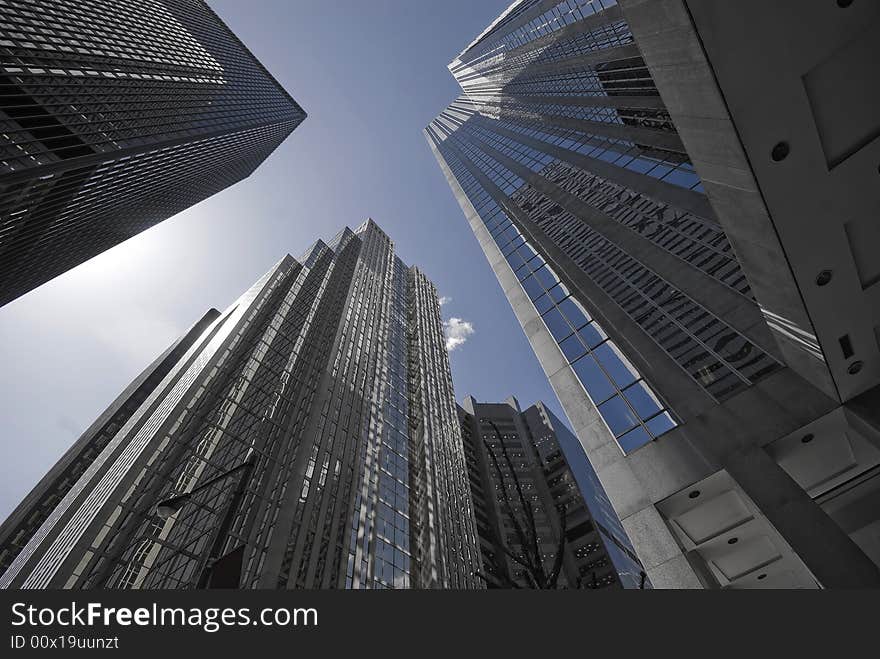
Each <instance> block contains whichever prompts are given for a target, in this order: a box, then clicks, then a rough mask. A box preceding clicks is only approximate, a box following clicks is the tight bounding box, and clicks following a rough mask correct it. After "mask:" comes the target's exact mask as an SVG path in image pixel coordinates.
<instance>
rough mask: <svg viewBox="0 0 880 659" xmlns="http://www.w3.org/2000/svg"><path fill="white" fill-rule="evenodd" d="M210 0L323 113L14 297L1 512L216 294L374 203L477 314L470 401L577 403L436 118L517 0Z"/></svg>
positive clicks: (457, 356)
mask: <svg viewBox="0 0 880 659" xmlns="http://www.w3.org/2000/svg"><path fill="white" fill-rule="evenodd" d="M209 3H210V4H211V6H212V7H213V8H214V10H215V11H216V12H217V13H218V14H219V15H220V16H221V18H223V19H224V20H225V21H226V22H227V24H228V25H229V26H230V27H231V28H232V30H233V31H234V32H235V33H236V34H237V35H238V36H239V38H241V39H242V41H244V43H245V44H246V45H247V46H248V47H249V48H250V49H251V50H252V51H253V53H254V54H255V55H256V56H257V58H259V59H260V60H261V61H262V62H263V64H264V65H265V66H266V68H267V69H268V70H269V71H270V72H271V73H272V74H273V75H274V76H275V77H276V78H277V79H278V80H279V82H280V83H281V84H282V85H284V87H285V88H286V89H287V90H288V91H289V92H290V93H291V95H292V96H293V97H294V98H295V99H296V100H297V102H299V103H300V105H302V106H303V108H304V109H305V110H306V112H308V114H309V116H308V118H307V119H306V120H305V122H303V123H302V124H301V125H300V126H299V127H298V128H297V129H296V130H295V131H294V132H293V134H292V135H291V136H290V137H289V138H288V139H287V141H286V142H285V143H284V144H283V145H282V146H281V147H279V149H278V150H277V151H276V152H275V153H274V154H273V155H272V156H271V157H270V158H269V159H268V160H267V161H266V162H265V163H264V164H263V165H262V166H261V167H260V168H259V169H258V170H257V171H256V172H255V173H254V174H253V175H252V176H251V177H250V178H249V179H247V180H245V181H243V182H241V183H239V184H237V185H235V186H233V187H232V188H229V189H227V190H225V191H223V192H221V193H219V194H217V195H215V196H214V197H212V198H210V199H208V200H206V201H204V202H202V203H201V204H198V205H196V206H194V207H193V208H190V209H189V210H187V211H185V212H183V213H180V214H179V215H177V216H175V217H174V218H171V219H169V220H166V221H165V222H163V223H161V224H159V225H158V226H156V227H154V228H152V229H150V230H148V231H145V232H144V233H142V234H140V235H139V236H137V237H135V238H132V239H131V240H129V241H127V242H125V243H123V244H121V245H119V246H117V247H115V248H114V249H111V250H109V251H108V252H105V253H104V254H102V255H101V256H98V257H96V258H94V259H92V260H91V261H89V262H88V263H85V264H83V265H81V266H80V267H78V268H75V269H74V270H72V271H70V272H68V273H66V274H64V275H62V276H61V277H58V278H57V279H55V280H54V281H52V282H50V283H49V284H46V285H45V286H42V287H41V288H39V289H37V290H35V291H33V292H31V293H29V294H27V295H25V296H24V297H22V298H19V299H18V300H16V301H15V302H12V303H11V304H9V305H7V306H5V307H3V308H0V337H2V339H3V340H2V341H0V364H2V369H0V419H2V433H0V435H2V436H0V443H2V448H0V450H2V455H3V458H4V469H3V472H4V478H3V481H2V485H0V518H4V517H5V516H6V515H7V514H8V513H9V512H10V511H11V510H12V508H14V507H15V505H17V504H18V502H19V501H20V500H21V499H22V497H23V496H24V495H25V494H26V493H27V492H28V491H29V490H30V488H31V487H33V485H34V484H36V482H37V481H38V480H39V478H41V477H42V475H43V474H44V473H45V472H46V470H47V469H48V468H49V467H50V466H51V465H52V464H53V463H54V462H55V460H57V459H58V457H59V456H60V455H61V454H62V453H63V452H64V450H66V449H67V447H69V446H70V444H71V443H73V441H74V440H75V439H76V438H77V437H78V435H79V434H80V433H81V432H82V431H83V430H84V429H85V428H86V427H88V425H89V424H91V423H92V421H94V420H95V418H97V416H98V415H99V414H100V413H101V411H102V410H103V409H104V408H105V407H106V405H107V404H108V403H109V402H110V401H112V400H113V398H115V397H116V396H117V395H118V394H119V392H120V391H122V389H123V388H124V387H125V386H126V385H127V384H128V383H129V382H130V381H131V380H132V379H133V378H134V377H135V375H136V374H137V373H138V372H140V371H141V370H142V369H143V368H144V367H145V366H146V365H147V364H148V363H149V362H150V361H152V360H153V359H154V358H155V357H156V355H158V354H159V353H160V352H161V351H162V350H164V349H165V348H166V347H167V346H168V344H170V343H171V342H172V341H173V340H174V339H175V338H176V337H177V336H178V335H179V334H180V333H182V332H183V331H184V330H185V329H186V328H187V327H188V326H189V325H191V324H192V323H193V322H194V321H195V320H197V319H198V318H199V317H200V316H201V315H202V314H203V313H204V312H205V311H206V310H207V309H208V308H209V307H212V306H213V307H217V308H219V309H223V308H225V307H226V306H227V305H228V304H230V303H231V302H232V301H233V300H234V299H235V298H236V297H238V295H239V294H241V292H242V291H244V290H245V289H246V288H247V287H248V286H249V285H250V284H251V283H253V282H254V281H255V280H256V279H257V278H258V277H259V276H260V275H261V274H263V273H264V272H265V271H266V270H268V269H269V268H270V267H271V266H272V265H273V264H274V263H275V262H276V261H277V260H278V259H279V258H281V257H282V256H283V255H284V254H285V253H288V252H290V253H291V254H294V255H296V254H299V253H301V252H302V250H304V249H305V248H306V247H307V246H308V245H309V244H310V243H311V242H313V241H314V240H315V238H317V237H325V238H330V237H332V236H333V235H334V234H335V233H336V232H337V231H338V230H339V229H340V228H341V227H342V226H343V225H346V224H347V225H349V226H351V227H355V226H357V225H358V224H359V223H360V222H361V221H362V220H363V219H364V218H366V217H368V216H369V217H372V218H373V219H374V220H375V221H376V222H377V223H378V224H379V225H380V226H381V227H382V228H383V229H384V230H385V231H386V232H387V233H388V234H389V235H390V236H391V238H392V239H393V240H394V242H395V244H396V246H397V250H398V253H399V254H400V256H401V257H402V258H403V259H404V261H406V262H407V263H409V264H416V265H419V266H420V267H421V268H422V269H423V270H424V271H425V272H426V273H427V274H428V276H429V277H431V278H432V279H433V280H434V282H435V283H436V284H437V287H438V289H439V291H440V294H441V295H442V296H444V297H446V298H449V299H450V301H449V302H448V303H446V304H444V305H443V313H444V317H445V318H447V319H450V318H459V319H462V321H463V322H466V323H470V324H471V325H472V327H473V330H474V332H473V334H471V335H470V336H468V337H467V340H466V342H464V343H463V344H461V345H460V346H458V347H457V348H456V349H455V350H454V351H453V352H452V353H451V362H452V371H453V377H454V380H455V389H456V395H457V397H458V399H459V400H461V399H462V398H463V397H464V396H465V395H467V394H473V395H474V396H476V397H477V398H478V399H479V400H485V401H491V400H502V399H504V398H506V397H507V396H508V395H510V394H514V395H516V396H517V397H518V398H519V400H520V403H521V404H523V405H524V406H528V405H530V404H531V403H532V402H534V401H536V400H544V401H545V402H546V403H547V404H548V405H549V406H550V407H551V409H552V410H553V411H554V412H556V413H557V414H559V415H561V414H562V412H561V408H560V407H559V405H558V403H557V401H556V398H555V397H554V395H553V392H552V390H551V389H550V387H549V385H548V384H547V380H546V378H545V376H544V374H543V372H542V371H541V368H540V366H539V365H538V362H537V360H536V358H535V357H534V355H533V353H532V351H531V348H530V347H529V344H528V342H527V341H526V339H525V337H524V335H523V333H522V330H521V329H520V327H519V324H518V323H517V321H516V318H515V317H514V315H513V312H512V311H511V309H510V306H509V305H508V303H507V300H506V299H505V297H504V295H503V294H502V292H501V289H500V287H499V285H498V283H497V281H496V279H495V277H494V275H493V274H492V271H491V270H490V268H489V266H488V264H487V263H486V260H485V257H484V256H483V253H482V251H481V250H480V248H479V246H478V245H477V241H476V240H475V238H474V237H473V234H472V233H471V231H470V228H469V227H468V225H467V222H466V221H465V219H464V216H463V214H462V212H461V209H460V208H459V207H458V204H457V203H456V202H455V200H454V198H453V196H452V192H451V191H450V190H449V187H448V185H447V184H446V180H445V179H444V177H443V175H442V174H441V172H440V169H439V167H438V166H437V163H436V161H435V160H434V157H433V155H432V154H431V151H430V149H429V148H428V146H427V144H426V143H425V140H424V138H423V136H422V132H421V131H422V128H424V126H425V125H427V124H428V122H430V121H431V119H433V118H434V116H436V115H437V114H438V113H439V112H440V110H441V109H442V108H443V107H445V106H446V105H447V104H448V103H449V102H450V101H452V99H453V98H454V97H455V96H456V95H457V92H458V86H457V85H456V83H455V81H454V79H453V78H452V76H451V75H450V74H449V72H448V70H447V69H446V65H447V64H448V63H449V61H450V60H451V59H452V58H453V57H454V56H455V55H457V54H458V53H459V52H460V51H461V49H462V48H463V47H464V46H465V45H467V44H468V43H469V42H470V41H471V40H472V39H473V38H474V37H475V36H476V35H477V34H479V33H480V32H481V31H482V30H483V28H484V27H486V26H487V25H488V24H489V23H490V22H491V21H492V20H493V19H494V18H495V17H496V16H497V15H498V14H499V13H501V11H503V10H504V9H505V8H506V6H507V5H508V4H509V0H443V2H434V1H429V0H369V1H367V0H342V1H334V2H314V1H306V0H271V1H270V0H251V1H249V2H242V1H241V0H209Z"/></svg>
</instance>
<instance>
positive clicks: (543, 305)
mask: <svg viewBox="0 0 880 659" xmlns="http://www.w3.org/2000/svg"><path fill="white" fill-rule="evenodd" d="M553 304H554V302H553V298H552V297H550V296H549V295H547V294H546V293H545V294H544V295H542V296H541V297H539V298H538V299H537V300H535V309H537V310H538V313H544V312H545V311H547V309H550V308H551V307H552V306H553Z"/></svg>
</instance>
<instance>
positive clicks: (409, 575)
mask: <svg viewBox="0 0 880 659" xmlns="http://www.w3.org/2000/svg"><path fill="white" fill-rule="evenodd" d="M193 332H195V333H196V334H197V336H196V337H193ZM178 348H179V350H178V353H179V352H180V350H185V352H184V353H183V355H179V354H176V353H174V354H173V356H172V358H173V359H174V363H173V365H172V366H171V367H170V369H167V368H165V366H164V363H163V372H164V371H167V373H165V374H164V375H162V374H161V373H159V374H157V375H158V376H160V377H161V379H160V381H158V382H157V381H156V380H157V378H152V379H151V380H150V381H149V383H145V384H144V385H143V386H144V387H150V390H149V392H144V391H141V392H139V394H138V398H137V399H136V400H134V401H132V404H131V405H130V408H135V409H129V410H128V411H127V414H126V418H125V419H124V423H123V424H122V426H121V427H118V428H114V429H107V430H103V429H102V430H101V431H100V433H103V435H102V436H103V439H102V440H101V441H102V444H103V448H101V449H100V451H98V447H97V446H96V447H95V450H94V451H92V452H91V454H90V455H89V458H90V460H91V462H90V464H89V465H88V468H87V469H86V470H85V472H84V473H83V474H82V475H81V476H79V478H78V479H76V481H75V483H74V484H73V485H72V487H70V488H69V490H68V491H67V492H66V494H64V496H63V497H62V498H61V500H60V501H59V502H58V503H57V504H56V505H55V507H54V509H53V510H52V511H51V513H50V514H49V515H48V517H46V518H45V521H43V522H42V523H41V524H40V525H39V528H38V529H37V530H36V531H35V532H34V529H33V527H30V528H29V532H30V533H31V535H30V537H29V538H21V537H17V538H16V539H15V542H16V544H17V546H21V545H22V544H24V545H25V546H24V548H23V549H21V551H20V552H19V553H18V555H17V557H16V558H15V560H14V561H13V562H12V563H11V565H10V567H9V569H8V570H7V571H6V572H5V574H4V575H3V576H2V578H0V586H2V587H6V588H8V587H13V588H56V587H57V588H76V589H80V588H116V589H129V588H204V587H240V588H407V587H410V588H470V587H481V583H480V582H479V581H478V578H477V577H476V576H475V575H474V572H476V570H477V569H478V567H479V555H478V549H477V545H476V536H475V531H474V521H473V512H472V510H471V503H470V493H469V490H468V485H467V475H466V471H465V462H464V450H463V447H462V444H461V435H460V429H459V427H458V419H457V415H456V407H455V398H454V394H453V390H452V380H451V376H450V372H449V362H448V357H447V354H446V351H445V345H444V338H443V333H442V324H441V320H440V305H439V302H438V299H437V293H436V290H435V288H434V285H433V284H432V283H431V282H430V281H429V280H428V279H427V278H426V277H425V275H424V274H423V273H422V272H421V271H419V270H418V268H416V267H407V266H406V265H404V263H403V262H402V261H401V260H400V258H399V257H398V256H396V255H395V253H394V246H393V244H392V242H391V240H390V239H389V238H388V236H386V235H385V234H384V233H383V232H382V231H381V229H379V227H378V226H376V224H375V223H373V222H372V221H367V222H364V224H363V225H362V226H361V227H360V228H358V229H357V231H352V230H351V229H348V228H346V229H344V230H343V231H341V232H340V233H339V234H338V235H337V236H336V237H335V238H334V239H333V240H332V241H330V242H329V243H325V242H323V241H321V240H319V241H317V242H316V243H315V244H314V245H313V246H312V247H311V248H310V249H309V250H307V251H306V253H305V254H304V255H303V256H302V257H301V258H300V259H294V258H292V257H291V256H286V257H285V258H283V259H282V260H281V261H280V262H279V263H278V264H276V265H275V267H273V268H272V269H271V270H270V271H269V272H268V273H266V274H265V275H264V276H263V277H262V278H260V280H259V281H258V282H257V283H256V284H254V285H253V286H252V287H251V288H250V289H249V290H248V291H247V292H245V293H244V295H242V296H241V297H240V298H239V299H238V300H237V301H236V302H235V303H234V304H233V305H232V306H230V307H229V308H228V309H227V310H226V311H225V312H224V313H222V314H214V315H213V316H208V317H206V318H205V319H203V321H202V323H201V324H200V325H199V326H197V327H196V328H194V330H193V331H192V332H190V334H189V335H188V336H187V338H186V339H184V340H183V341H182V342H181V343H180V344H179V346H178ZM136 386H140V385H139V384H138V382H136V383H134V384H133V385H132V387H136ZM144 394H146V395H145V396H144ZM141 401H142V402H141ZM138 403H139V404H138ZM114 405H115V404H114ZM113 413H114V408H113V407H111V409H110V410H108V412H107V413H105V414H104V415H103V416H102V419H104V418H105V417H107V416H108V415H111V414H113ZM122 420H123V419H122V418H120V419H119V421H122ZM99 423H100V420H99ZM114 430H115V432H114ZM100 433H97V434H94V435H92V434H89V433H87V434H86V436H85V437H84V440H81V442H80V443H78V444H77V446H76V448H75V450H84V447H83V446H82V444H83V442H85V443H89V442H91V441H93V440H92V437H93V436H94V437H97V436H98V434H100ZM108 438H109V441H107V439H108ZM95 453H97V456H95V455H94V454H95ZM56 471H57V469H56V470H53V471H52V472H50V475H49V476H48V477H47V479H44V482H45V481H47V480H49V479H50V478H52V477H54V474H55V472H56ZM38 492H39V490H38ZM29 499H32V500H37V499H38V497H36V496H34V495H32V496H31V497H30V498H29ZM41 503H42V499H40V501H39V502H38V504H37V506H36V507H35V509H34V513H35V514H40V515H42V514H43V510H44V507H45V506H43V505H41ZM27 505H28V504H27V502H25V504H24V507H27ZM15 514H16V516H17V518H29V517H30V514H31V513H30V510H26V509H23V508H20V509H19V510H18V511H16V513H15Z"/></svg>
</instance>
